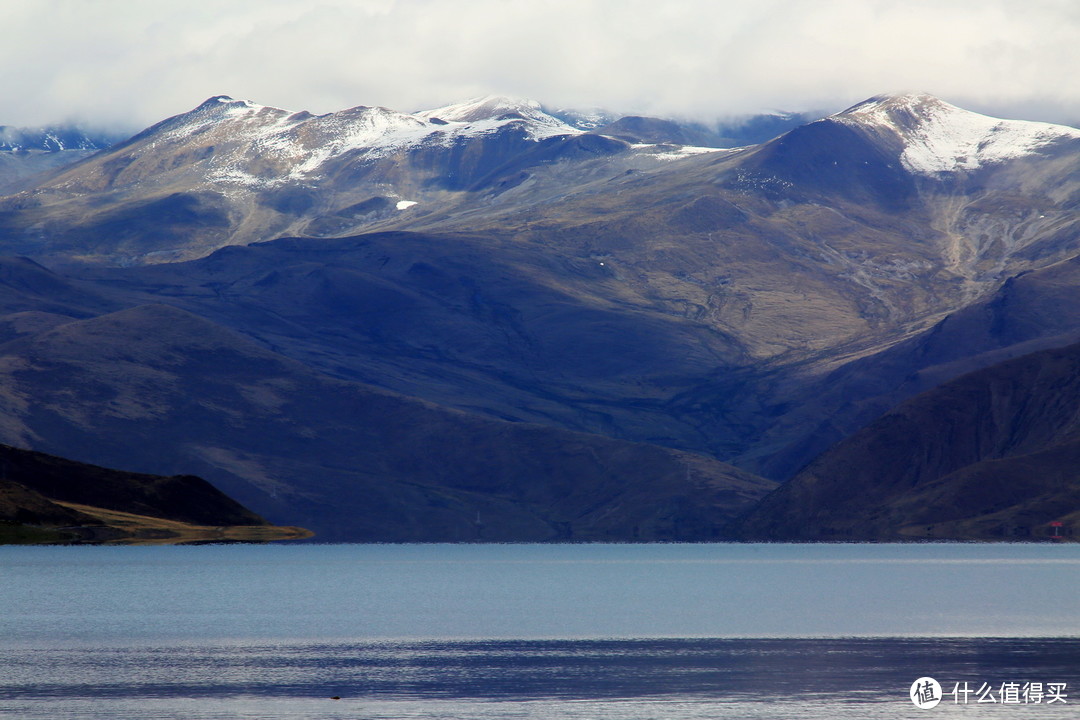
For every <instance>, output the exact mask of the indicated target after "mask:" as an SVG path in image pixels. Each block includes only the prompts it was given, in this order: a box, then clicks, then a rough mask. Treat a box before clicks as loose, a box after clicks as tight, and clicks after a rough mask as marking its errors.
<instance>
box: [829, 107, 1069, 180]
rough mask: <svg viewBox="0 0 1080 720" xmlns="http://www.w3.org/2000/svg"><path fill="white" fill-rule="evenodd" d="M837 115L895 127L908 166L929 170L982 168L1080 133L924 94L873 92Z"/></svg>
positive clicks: (916, 170) (846, 120) (849, 120)
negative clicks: (996, 115) (1004, 117)
mask: <svg viewBox="0 0 1080 720" xmlns="http://www.w3.org/2000/svg"><path fill="white" fill-rule="evenodd" d="M833 119H835V120H838V121H840V122H844V123H847V124H853V125H863V126H865V125H870V126H872V127H879V128H880V127H886V128H889V129H891V130H892V131H894V132H895V133H896V134H897V135H899V136H900V138H901V140H902V141H903V144H904V150H903V153H902V154H901V156H900V159H901V162H903V164H904V167H905V168H906V169H907V170H908V171H910V172H913V173H919V174H927V175H933V174H937V173H948V172H956V171H966V170H976V169H978V168H980V167H982V166H984V165H989V164H994V163H1000V162H1004V161H1006V160H1011V159H1014V158H1020V157H1024V156H1027V155H1033V154H1035V153H1037V152H1039V150H1040V149H1042V148H1044V147H1045V146H1047V145H1050V144H1051V143H1055V142H1058V141H1061V140H1068V139H1072V140H1076V139H1080V130H1076V129H1074V128H1070V127H1066V126H1062V125H1052V124H1049V123H1040V122H1030V121H1026V120H1000V119H998V118H993V117H988V116H986V115H980V114H978V113H974V112H970V111H968V110H963V109H961V108H958V107H956V106H955V105H950V104H949V103H946V102H943V101H941V100H939V99H937V98H935V97H933V96H931V95H921V94H920V95H900V96H892V97H889V96H885V97H877V98H872V99H871V100H868V101H867V102H865V103H862V104H860V105H856V106H855V107H853V108H850V109H848V110H845V111H844V112H842V113H840V114H839V115H834V116H833Z"/></svg>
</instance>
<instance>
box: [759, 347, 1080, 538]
mask: <svg viewBox="0 0 1080 720" xmlns="http://www.w3.org/2000/svg"><path fill="white" fill-rule="evenodd" d="M1078 460H1080V344H1074V345H1070V346H1068V347H1065V348H1060V349H1054V350H1044V351H1040V352H1036V353H1032V354H1030V355H1026V356H1023V357H1020V358H1017V359H1014V360H1010V361H1007V362H1004V363H1000V364H998V365H994V366H992V367H989V368H985V369H983V370H979V371H977V372H974V373H971V374H968V375H965V376H963V377H961V378H958V379H956V380H953V381H951V382H948V383H945V384H944V385H942V386H940V387H937V388H935V389H933V390H929V391H927V392H925V393H923V394H921V395H919V396H917V397H915V398H913V399H911V400H909V401H907V402H905V403H903V404H902V405H900V406H899V407H898V408H896V409H895V410H893V411H891V412H889V413H886V414H885V415H884V416H882V417H881V418H879V419H878V420H877V421H875V422H873V423H871V424H870V425H868V426H867V427H865V428H863V429H862V430H860V431H859V432H857V433H855V434H854V435H852V436H851V437H849V438H847V439H845V440H844V441H842V442H840V443H839V444H837V445H836V446H835V447H834V448H832V449H831V450H829V451H828V452H826V453H824V454H823V455H822V456H821V457H819V458H818V459H816V460H815V461H814V462H812V463H810V465H809V466H807V467H806V469H805V470H803V471H802V472H800V473H799V474H798V475H797V476H796V477H795V478H794V479H792V480H791V481H790V482H788V483H787V484H785V485H784V486H782V487H781V488H780V489H778V490H776V491H775V492H773V493H772V494H771V495H770V496H769V497H767V498H766V499H765V500H763V501H762V503H761V504H760V505H759V506H758V507H757V508H755V510H754V511H753V512H751V513H750V514H749V515H748V516H746V517H745V518H743V519H742V520H741V521H740V523H739V525H738V527H739V532H740V533H741V534H742V535H743V536H744V537H748V538H773V539H785V538H786V539H798V540H842V539H860V540H897V539H911V538H918V537H929V538H942V537H944V538H965V539H974V538H984V539H1009V538H1030V537H1040V536H1047V535H1049V534H1051V531H1050V529H1049V526H1048V523H1050V522H1062V523H1064V528H1065V530H1064V532H1066V533H1067V534H1072V533H1076V532H1080V525H1078V522H1080V470H1078V467H1080V466H1078V465H1077V461H1078Z"/></svg>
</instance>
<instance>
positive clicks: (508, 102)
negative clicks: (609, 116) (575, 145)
mask: <svg viewBox="0 0 1080 720" xmlns="http://www.w3.org/2000/svg"><path fill="white" fill-rule="evenodd" d="M416 117H419V118H424V119H425V120H429V121H442V122H449V123H468V124H475V125H480V124H484V123H488V124H490V123H498V124H505V123H508V122H519V123H523V124H524V126H525V128H526V129H527V131H528V132H529V135H530V136H531V137H532V138H533V139H541V138H544V137H552V136H555V135H577V134H580V133H581V132H583V131H582V130H579V129H577V128H575V127H573V126H571V125H568V124H567V123H565V122H563V121H562V120H559V119H558V118H556V117H554V116H552V115H549V114H547V113H546V112H544V110H543V108H542V107H541V105H540V103H538V102H536V101H535V100H527V99H524V98H514V97H507V96H505V95H486V96H484V97H479V98H473V99H472V100H467V101H465V102H463V103H456V104H453V105H446V106H444V107H440V108H435V109H434V110H424V111H422V112H418V113H416Z"/></svg>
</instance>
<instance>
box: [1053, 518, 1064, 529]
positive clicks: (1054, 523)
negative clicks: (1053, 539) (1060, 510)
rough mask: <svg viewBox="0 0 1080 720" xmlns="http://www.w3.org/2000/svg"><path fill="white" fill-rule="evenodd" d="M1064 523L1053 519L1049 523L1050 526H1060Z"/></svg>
mask: <svg viewBox="0 0 1080 720" xmlns="http://www.w3.org/2000/svg"><path fill="white" fill-rule="evenodd" d="M1064 524H1065V523H1063V522H1061V521H1060V520H1055V521H1054V522H1052V523H1050V527H1062V526H1063V525H1064Z"/></svg>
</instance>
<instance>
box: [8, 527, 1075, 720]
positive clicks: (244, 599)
mask: <svg viewBox="0 0 1080 720" xmlns="http://www.w3.org/2000/svg"><path fill="white" fill-rule="evenodd" d="M922 676H931V677H934V678H936V679H937V680H938V681H939V682H940V685H941V687H942V693H946V697H945V699H944V701H943V702H942V703H941V704H940V705H938V706H937V707H936V708H934V709H932V710H920V709H918V708H916V707H915V706H914V705H913V704H912V702H911V700H910V699H909V696H908V691H909V688H910V686H911V684H912V682H913V681H914V680H915V679H916V678H919V677H922ZM1020 688H1024V689H1025V690H1026V691H1027V694H1026V696H1025V697H1021V695H1020ZM965 689H966V690H968V692H967V693H964V692H963V690H965ZM952 690H956V692H955V693H954V694H952V695H948V694H947V693H949V691H952ZM980 690H983V691H984V692H983V694H982V695H981V696H980V695H979V691H980ZM1051 691H1052V692H1051ZM335 696H336V697H339V698H340V699H338V700H334V699H331V698H333V697H335ZM980 698H981V699H983V700H984V702H982V703H979V702H977V700H978V699H980ZM991 699H993V700H995V701H996V702H990V700H991ZM1006 700H1007V701H1008V702H1003V701H1006ZM1013 700H1016V702H1013ZM1036 700H1037V701H1038V702H1036ZM1078 708H1080V545H1075V544H1061V545H1048V544H1047V545H1042V544H1040V545H1034V544H1029V545H967V544H913V545H839V544H838V545H780V544H777V545H771V544H770V545H726V544H718V545H314V544H303V545H299V544H298V545H272V546H270V545H267V546H250V545H245V546H242V545H220V546H196V547H0V717H3V718H20V719H24V720H37V719H45V718H49V719H54V718H112V719H114V720H128V719H131V720H134V719H136V718H138V719H143V718H161V719H169V720H180V719H184V720H192V719H197V718H206V719H210V718H215V719H216V718H262V719H268V720H299V719H300V718H305V719H307V718H328V719H338V718H341V719H344V718H485V719H486V718H572V719H575V720H576V719H578V718H581V719H584V718H594V719H606V718H622V719H629V720H636V719H641V720H644V719H645V718H867V717H869V718H893V717H927V716H937V717H964V718H1000V719H1002V720H1007V719H1008V718H1012V717H1017V718H1019V717H1023V718H1025V719H1027V718H1031V719H1037V718H1071V717H1077V716H1080V713H1078V712H1077V710H1078Z"/></svg>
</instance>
